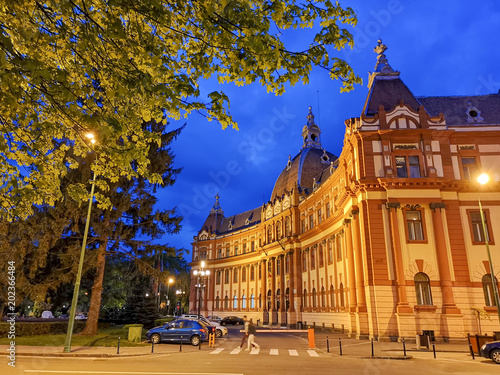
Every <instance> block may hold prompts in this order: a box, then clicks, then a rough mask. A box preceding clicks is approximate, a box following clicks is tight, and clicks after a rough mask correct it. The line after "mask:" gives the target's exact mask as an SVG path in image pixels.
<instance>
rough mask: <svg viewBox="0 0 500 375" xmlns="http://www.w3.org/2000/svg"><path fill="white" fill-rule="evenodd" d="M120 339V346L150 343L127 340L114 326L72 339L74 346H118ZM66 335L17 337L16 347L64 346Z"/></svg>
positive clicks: (5, 341) (7, 341)
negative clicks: (91, 334) (94, 333)
mask: <svg viewBox="0 0 500 375" xmlns="http://www.w3.org/2000/svg"><path fill="white" fill-rule="evenodd" d="M145 334H146V330H145V329H143V330H142V339H143V340H145V336H144V335H145ZM118 337H120V338H121V340H120V346H146V345H151V344H148V343H135V342H128V341H127V340H126V337H127V332H125V331H124V330H123V326H113V327H111V328H107V329H103V330H99V333H98V334H97V335H96V336H83V335H80V334H78V333H77V334H73V336H72V337H71V345H72V346H117V345H118ZM65 339H66V334H57V335H36V336H17V337H16V340H15V341H16V345H33V346H63V345H64V340H65ZM10 341H12V340H10V339H8V338H7V337H2V338H0V345H7V344H10Z"/></svg>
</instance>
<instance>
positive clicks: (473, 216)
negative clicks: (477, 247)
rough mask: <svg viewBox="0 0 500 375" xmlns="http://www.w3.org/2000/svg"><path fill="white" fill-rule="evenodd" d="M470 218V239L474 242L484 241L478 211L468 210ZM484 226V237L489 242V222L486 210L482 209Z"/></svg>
mask: <svg viewBox="0 0 500 375" xmlns="http://www.w3.org/2000/svg"><path fill="white" fill-rule="evenodd" d="M468 213H469V218H470V226H471V230H472V241H473V242H474V243H484V242H485V241H484V229H483V222H482V220H481V213H480V212H479V211H468ZM483 217H484V226H485V227H486V238H487V240H488V242H489V243H491V242H492V241H491V237H490V236H491V235H490V224H489V221H488V215H487V211H484V210H483Z"/></svg>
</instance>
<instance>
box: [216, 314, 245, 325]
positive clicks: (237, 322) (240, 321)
mask: <svg viewBox="0 0 500 375" xmlns="http://www.w3.org/2000/svg"><path fill="white" fill-rule="evenodd" d="M220 324H221V325H222V326H225V325H228V324H234V325H237V326H239V325H240V324H241V325H243V324H245V321H244V320H243V319H241V318H238V317H237V316H226V317H225V318H222V320H221V321H220Z"/></svg>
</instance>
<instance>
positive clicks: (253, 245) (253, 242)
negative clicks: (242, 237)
mask: <svg viewBox="0 0 500 375" xmlns="http://www.w3.org/2000/svg"><path fill="white" fill-rule="evenodd" d="M250 246H251V251H252V252H254V251H255V241H252V242H251V244H250Z"/></svg>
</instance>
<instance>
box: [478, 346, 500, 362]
mask: <svg viewBox="0 0 500 375" xmlns="http://www.w3.org/2000/svg"><path fill="white" fill-rule="evenodd" d="M481 355H482V356H483V357H485V358H490V359H492V360H493V362H495V363H498V364H500V341H491V342H487V343H486V344H484V345H483V346H481Z"/></svg>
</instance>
